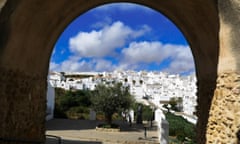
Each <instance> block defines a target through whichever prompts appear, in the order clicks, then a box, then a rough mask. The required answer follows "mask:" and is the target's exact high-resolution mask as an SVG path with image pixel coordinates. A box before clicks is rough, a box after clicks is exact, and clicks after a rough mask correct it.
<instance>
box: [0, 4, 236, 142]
mask: <svg viewBox="0 0 240 144" xmlns="http://www.w3.org/2000/svg"><path fill="white" fill-rule="evenodd" d="M5 1H7V3H5ZM112 2H120V0H90V1H85V0H73V1H71V2H69V0H0V67H1V69H0V71H1V72H0V73H1V74H2V75H3V76H2V77H0V83H2V84H1V85H0V105H1V106H4V109H0V115H3V119H0V122H1V124H0V125H1V127H0V129H1V131H0V136H18V137H19V138H21V137H29V132H32V135H31V136H30V137H29V138H40V139H42V137H43V135H44V130H43V128H44V125H43V122H42V120H43V117H44V113H45V108H44V107H45V97H44V95H45V90H46V89H45V85H46V83H45V81H44V78H46V77H47V73H48V65H49V59H50V56H51V52H52V49H53V46H54V44H55V42H56V40H57V38H58V37H59V35H60V34H61V32H62V31H63V30H64V28H65V27H66V26H67V25H68V24H69V23H70V22H71V21H72V20H73V19H74V18H76V17H77V16H79V15H81V14H83V13H84V12H86V11H87V10H90V9H91V8H94V7H96V6H100V5H102V4H106V3H112ZM125 2H132V3H137V4H142V5H145V6H149V7H151V8H153V9H155V10H157V11H159V12H162V13H164V14H165V15H166V16H167V17H168V18H169V19H171V20H172V21H173V22H174V23H175V24H176V25H177V26H178V27H179V28H180V29H181V31H182V32H183V34H184V35H185V36H186V38H187V40H188V42H189V44H190V47H191V50H192V52H193V56H194V60H195V65H196V74H197V79H198V83H197V86H198V93H197V95H198V106H197V116H198V118H199V120H198V123H197V139H198V143H200V144H204V143H205V140H206V126H207V122H208V117H209V109H210V106H211V104H212V107H211V112H210V118H209V124H208V133H207V138H208V143H220V141H221V142H222V143H231V142H236V138H235V136H234V134H233V133H234V132H235V131H236V129H239V128H240V126H239V125H238V124H239V121H240V120H237V119H236V115H237V116H238V115H239V112H238V109H237V107H239V102H240V100H239V99H238V98H236V96H237V95H239V93H240V90H239V84H238V82H239V81H238V79H239V74H237V76H235V75H234V72H239V71H240V64H239V63H240V60H239V57H240V56H239V54H240V52H239V51H240V50H239V49H240V46H239V37H240V28H239V27H240V26H239V23H240V17H239V15H240V2H239V0H205V1H204V0H194V1H193V0H192V1H191V0H181V1H171V0H169V1H164V0H162V1H160V0H159V1H157V0H127V1H125ZM4 3H5V5H4ZM3 5H4V7H3V8H2V7H1V6H3ZM219 48H220V49H219ZM219 53H220V54H219ZM229 70H231V71H232V73H233V75H232V74H229V73H225V72H226V71H229ZM217 73H218V74H219V78H218V81H217V89H216V90H215V88H216V78H217ZM14 77H16V78H14ZM236 77H237V78H238V79H235V78H236ZM232 79H235V80H232ZM3 84H4V85H3ZM214 90H215V91H214ZM213 95H215V96H214V100H213V101H212V98H213ZM15 100H18V101H19V103H17V102H16V101H15ZM11 110H12V111H11ZM233 112H235V114H233ZM37 113H38V114H39V115H37ZM31 114H32V115H33V116H31ZM35 116H36V117H37V118H39V119H37V118H36V117H35ZM18 120H19V121H18ZM229 121H230V122H231V123H228V122H229ZM34 123H35V124H38V126H35V125H34ZM31 127H32V128H31ZM226 127H227V129H226V130H223V129H224V128H226ZM10 129H11V130H10ZM14 130H16V131H17V132H18V133H17V132H16V133H12V131H14ZM7 131H11V132H7ZM20 131H21V132H20ZM22 131H23V132H22ZM214 138H217V139H216V140H215V139H214ZM223 139H224V140H223Z"/></svg>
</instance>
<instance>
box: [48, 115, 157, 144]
mask: <svg viewBox="0 0 240 144" xmlns="http://www.w3.org/2000/svg"><path fill="white" fill-rule="evenodd" d="M100 123H103V122H101V121H89V120H67V119H53V120H50V121H48V122H47V123H46V134H47V135H54V136H59V137H61V139H62V144H159V142H158V131H157V128H156V126H155V125H154V124H153V126H152V127H147V132H146V137H145V135H144V131H145V130H144V125H137V124H132V126H131V127H130V126H129V124H128V123H127V122H123V121H116V122H115V123H117V124H119V125H120V127H121V129H120V132H103V131H97V130H96V126H97V125H98V124H100ZM145 126H149V124H146V125H145ZM57 143H58V142H57V139H55V138H50V137H47V140H46V144H57Z"/></svg>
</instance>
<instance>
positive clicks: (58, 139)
mask: <svg viewBox="0 0 240 144" xmlns="http://www.w3.org/2000/svg"><path fill="white" fill-rule="evenodd" d="M46 137H51V138H55V139H56V140H57V144H62V139H61V137H59V136H54V135H46Z"/></svg>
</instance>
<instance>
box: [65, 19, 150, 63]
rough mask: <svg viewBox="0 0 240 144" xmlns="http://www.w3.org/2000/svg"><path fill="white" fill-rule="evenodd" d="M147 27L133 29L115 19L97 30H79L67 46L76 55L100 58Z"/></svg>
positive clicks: (137, 35) (141, 33)
mask: <svg viewBox="0 0 240 144" xmlns="http://www.w3.org/2000/svg"><path fill="white" fill-rule="evenodd" d="M149 29H150V28H148V27H147V26H143V27H142V29H140V30H133V29H131V28H130V27H128V26H126V25H124V24H123V23H122V22H120V21H117V22H115V23H113V24H112V25H107V26H105V27H104V28H103V29H101V30H99V31H95V30H93V31H91V32H79V33H78V34H77V35H76V36H75V37H72V38H70V40H69V48H70V50H71V52H73V53H74V54H76V55H78V56H84V57H98V58H101V57H104V56H107V55H108V56H109V55H112V54H114V51H115V49H117V48H120V47H122V46H124V45H125V44H126V42H127V41H128V40H130V39H131V38H136V37H139V36H141V35H143V34H144V33H145V32H147V31H149Z"/></svg>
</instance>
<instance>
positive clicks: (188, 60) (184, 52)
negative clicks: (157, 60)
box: [164, 47, 195, 73]
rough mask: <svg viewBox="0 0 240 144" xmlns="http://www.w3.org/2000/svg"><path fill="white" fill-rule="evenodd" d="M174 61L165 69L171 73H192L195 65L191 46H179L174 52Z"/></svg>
mask: <svg viewBox="0 0 240 144" xmlns="http://www.w3.org/2000/svg"><path fill="white" fill-rule="evenodd" d="M172 55H173V56H172V62H171V63H170V65H169V67H168V68H166V69H165V70H164V71H167V72H169V73H186V72H187V73H189V72H190V73H192V72H194V71H195V65H194V61H193V56H192V52H191V50H190V48H189V47H188V48H178V49H176V50H175V51H174V53H173V54H172Z"/></svg>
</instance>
